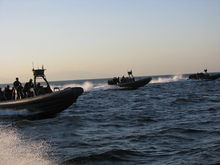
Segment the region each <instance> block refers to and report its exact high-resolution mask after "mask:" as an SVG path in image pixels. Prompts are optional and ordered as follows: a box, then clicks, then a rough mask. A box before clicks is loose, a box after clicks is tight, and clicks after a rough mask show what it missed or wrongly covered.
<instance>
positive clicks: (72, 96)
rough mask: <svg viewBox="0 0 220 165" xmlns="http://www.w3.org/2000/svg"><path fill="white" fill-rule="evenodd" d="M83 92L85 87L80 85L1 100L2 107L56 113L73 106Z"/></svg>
mask: <svg viewBox="0 0 220 165" xmlns="http://www.w3.org/2000/svg"><path fill="white" fill-rule="evenodd" d="M82 93H83V89H82V88H80V87H75V88H66V89H64V90H61V91H57V92H53V93H49V94H45V95H41V96H36V97H31V98H26V99H21V100H16V101H6V102H0V109H1V110H4V109H10V110H15V111H19V110H28V111H30V112H39V113H46V114H55V113H59V112H61V111H63V110H65V109H66V108H68V107H69V106H71V105H72V104H73V103H74V102H75V101H76V100H77V98H78V97H79V96H80V95H81V94H82Z"/></svg>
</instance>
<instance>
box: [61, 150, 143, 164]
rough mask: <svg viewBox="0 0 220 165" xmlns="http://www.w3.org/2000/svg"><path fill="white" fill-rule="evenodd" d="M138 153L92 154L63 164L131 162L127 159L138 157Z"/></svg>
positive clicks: (112, 151)
mask: <svg viewBox="0 0 220 165" xmlns="http://www.w3.org/2000/svg"><path fill="white" fill-rule="evenodd" d="M139 155H140V153H138V152H135V151H130V150H121V149H113V150H110V151H107V152H104V153H100V154H92V155H88V156H82V157H76V158H73V159H70V160H67V161H65V162H64V163H65V164H72V163H76V164H78V163H80V164H87V163H92V164H93V163H97V162H99V163H101V162H103V163H104V162H112V163H113V162H118V163H119V162H132V161H133V160H129V157H132V156H139Z"/></svg>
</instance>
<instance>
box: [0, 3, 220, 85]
mask: <svg viewBox="0 0 220 165" xmlns="http://www.w3.org/2000/svg"><path fill="white" fill-rule="evenodd" d="M0 58H1V64H0V83H5V82H11V81H13V80H14V79H15V77H17V76H18V77H20V79H21V81H23V82H24V81H27V80H28V78H29V77H32V71H31V69H32V63H34V66H35V67H41V65H42V64H43V65H44V66H45V67H46V68H47V71H46V74H47V77H48V79H49V80H73V79H87V78H104V77H112V76H117V75H122V74H126V71H127V70H128V69H131V68H132V69H133V72H134V74H135V75H137V76H141V75H143V76H144V75H145V76H148V75H161V74H181V73H192V72H199V71H202V70H203V69H204V68H207V69H208V71H210V72H216V71H220V0H0Z"/></svg>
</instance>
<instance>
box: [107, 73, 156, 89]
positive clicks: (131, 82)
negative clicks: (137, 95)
mask: <svg viewBox="0 0 220 165" xmlns="http://www.w3.org/2000/svg"><path fill="white" fill-rule="evenodd" d="M151 80H152V78H151V77H147V78H143V79H140V80H135V78H134V76H133V74H132V71H130V72H128V77H124V76H123V77H122V78H119V77H118V78H117V77H114V78H113V79H111V80H108V85H115V86H118V87H121V88H122V89H137V88H139V87H143V86H145V85H146V84H148V83H149V82H150V81H151Z"/></svg>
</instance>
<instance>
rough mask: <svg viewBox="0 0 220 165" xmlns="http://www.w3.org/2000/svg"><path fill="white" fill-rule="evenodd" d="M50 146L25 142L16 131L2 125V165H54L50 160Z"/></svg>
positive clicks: (0, 136) (0, 138) (0, 130)
mask: <svg viewBox="0 0 220 165" xmlns="http://www.w3.org/2000/svg"><path fill="white" fill-rule="evenodd" d="M47 146H48V145H47V144H46V143H45V142H44V141H41V142H33V141H31V142H28V141H26V140H23V137H21V136H20V135H19V134H18V132H16V130H15V129H12V128H10V127H6V126H2V125H0V164H2V165H13V164H16V165H30V164H31V165H52V164H54V163H52V162H51V161H49V159H48V157H49V156H48V154H47V152H48V149H49V148H48V147H47Z"/></svg>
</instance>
